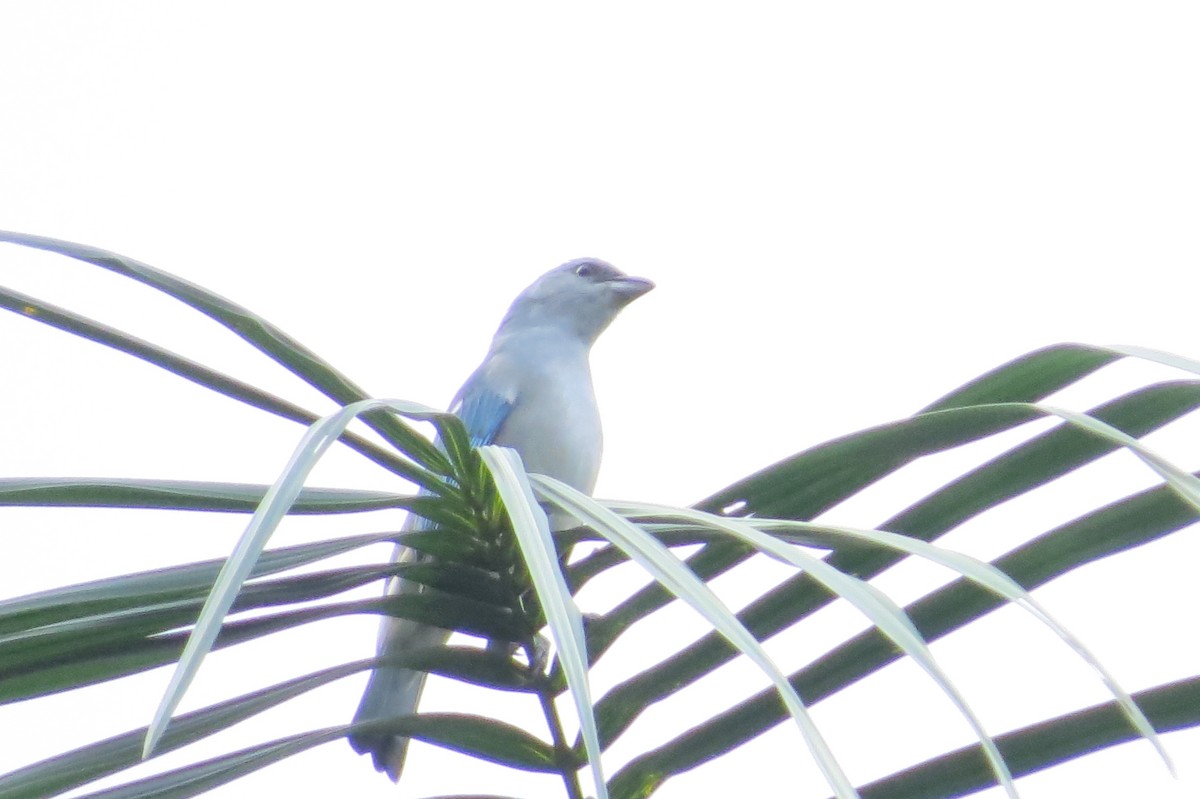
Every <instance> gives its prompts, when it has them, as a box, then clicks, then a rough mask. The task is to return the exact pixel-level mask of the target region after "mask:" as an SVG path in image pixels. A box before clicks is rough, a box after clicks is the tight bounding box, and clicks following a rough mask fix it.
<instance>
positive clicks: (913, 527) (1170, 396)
mask: <svg viewBox="0 0 1200 799" xmlns="http://www.w3.org/2000/svg"><path fill="white" fill-rule="evenodd" d="M1198 405H1200V384H1198V383H1195V382H1191V381H1187V382H1176V383H1163V384H1159V385H1155V386H1151V387H1149V388H1145V389H1142V390H1140V391H1136V392H1132V393H1130V394H1128V395H1126V396H1123V397H1120V398H1118V399H1116V400H1113V401H1111V402H1109V403H1106V404H1104V405H1102V406H1100V407H1098V408H1095V409H1093V410H1092V411H1089V413H1090V414H1091V415H1092V416H1094V417H1096V418H1097V419H1100V420H1101V421H1104V422H1107V423H1108V424H1111V425H1113V426H1114V427H1117V428H1118V429H1121V430H1124V431H1125V432H1127V433H1129V434H1130V435H1132V436H1141V435H1145V434H1146V433H1147V432H1149V431H1151V430H1154V429H1156V428H1158V427H1160V426H1161V425H1163V424H1165V423H1167V422H1169V421H1171V420H1173V419H1176V418H1179V417H1180V416H1182V415H1184V414H1185V413H1187V412H1189V411H1191V410H1193V409H1194V408H1196V407H1197V406H1198ZM972 410H973V409H969V408H967V409H961V410H960V411H948V412H940V413H938V414H935V415H934V416H935V417H937V418H940V419H941V420H942V421H943V422H944V421H947V420H955V419H957V420H958V421H961V422H964V423H965V424H966V425H967V426H968V427H969V428H972V429H973V428H974V421H973V420H972V418H971V411H972ZM942 413H946V414H950V415H946V416H942V415H941V414H942ZM959 414H962V415H961V416H960V415H959ZM926 418H929V417H926ZM943 432H945V431H943ZM1114 449H1116V445H1115V444H1112V443H1111V442H1108V441H1106V440H1103V439H1098V438H1096V437H1095V436H1092V435H1089V434H1088V433H1087V432H1086V431H1082V430H1079V429H1078V428H1076V427H1074V426H1072V425H1060V426H1059V427H1056V428H1054V429H1052V430H1050V431H1049V432H1047V433H1044V434H1042V435H1040V436H1037V437H1035V438H1033V439H1031V440H1030V441H1028V442H1026V443H1025V444H1023V445H1021V446H1019V447H1016V448H1014V449H1013V450H1011V451H1009V452H1007V453H1005V454H1003V455H1001V456H999V457H997V458H995V459H993V460H991V461H989V462H988V463H986V464H984V465H983V466H981V467H979V468H978V469H975V470H974V471H972V472H970V473H968V474H967V475H965V476H963V477H962V478H959V479H958V480H956V481H954V482H952V483H950V484H949V485H947V486H946V487H944V488H942V489H940V490H939V491H937V492H934V493H933V494H931V495H930V496H929V497H926V498H925V499H923V500H921V501H920V502H919V503H917V504H916V505H914V506H912V507H911V508H909V509H908V510H906V511H904V512H903V513H901V514H899V515H898V516H896V517H894V518H893V519H890V520H888V521H886V522H884V523H883V524H882V525H880V529H884V530H890V531H892V532H897V533H904V534H907V535H911V536H913V537H915V538H920V539H922V540H925V541H930V540H933V539H935V538H937V537H938V536H940V535H942V534H943V533H945V532H947V531H948V530H950V529H952V528H954V527H955V526H957V525H959V524H961V523H963V522H965V521H966V520H968V519H970V518H971V517H973V516H975V515H977V514H979V513H981V512H982V511H984V510H986V509H988V508H990V507H994V506H995V505H998V504H1000V503H1001V502H1004V501H1006V500H1008V499H1011V498H1013V497H1016V496H1020V495H1021V494H1023V493H1025V492H1028V491H1030V490H1032V489H1034V488H1036V487H1037V486H1039V485H1042V484H1044V483H1046V482H1049V481H1050V480H1053V479H1056V478H1058V477H1060V476H1062V475H1064V474H1066V473H1068V472H1070V471H1072V470H1073V469H1076V468H1078V467H1080V466H1082V465H1084V464H1086V463H1090V462H1092V461H1094V460H1096V459H1098V458H1100V457H1102V456H1103V455H1106V454H1108V453H1109V452H1111V451H1113V450H1114ZM876 457H883V456H882V455H877V456H876ZM777 509H778V508H777ZM760 515H769V514H760ZM784 515H786V514H784ZM710 549H712V546H711V545H710V546H708V547H706V548H705V549H704V550H702V551H701V553H707V552H708V550H710ZM744 551H745V550H738V549H734V550H730V552H731V553H733V557H729V558H726V559H722V558H721V557H720V556H719V555H714V556H708V555H706V556H705V557H704V558H703V559H702V560H700V562H699V563H698V564H697V565H696V566H694V568H697V573H698V574H700V575H701V576H702V577H704V578H706V579H707V578H708V576H709V575H710V574H716V573H720V571H721V570H724V569H725V568H728V567H729V565H731V564H732V563H733V562H736V557H737V556H738V555H739V554H740V553H742V552H744ZM701 553H697V555H694V556H693V558H692V560H696V559H698V558H699V557H700V555H701ZM692 560H689V563H692ZM828 560H829V563H830V564H831V565H834V566H836V567H837V568H839V569H841V570H842V571H844V572H846V573H849V574H854V575H856V576H858V577H861V578H863V579H869V578H870V577H873V576H875V575H876V574H879V573H880V572H881V571H883V570H884V569H885V568H887V567H888V566H891V565H893V564H894V563H896V562H897V561H899V560H900V557H899V556H898V555H896V554H895V553H894V552H893V551H891V550H885V549H866V548H861V547H855V548H853V549H846V550H844V551H838V552H835V553H833V554H832V555H830V556H829V558H828ZM1014 576H1015V575H1014ZM831 599H832V597H831V595H830V593H829V592H828V591H827V590H826V589H825V588H824V587H822V586H821V585H820V584H819V583H817V582H816V581H815V580H812V579H811V578H809V577H808V576H807V575H805V574H798V575H796V576H795V577H792V578H789V579H788V580H785V581H784V582H783V583H781V584H779V585H778V586H776V587H775V588H773V589H771V590H770V591H768V592H766V593H764V594H763V596H761V597H759V599H757V600H755V601H754V602H752V603H751V604H750V605H749V606H748V607H746V608H745V609H744V610H743V611H742V612H741V613H740V614H738V615H739V618H740V619H741V620H742V621H743V623H745V624H746V625H747V627H748V628H749V629H750V630H751V632H753V633H754V634H755V635H756V636H758V637H759V638H761V639H764V640H765V639H766V638H769V637H770V636H772V635H774V634H775V633H777V632H779V631H780V630H783V629H785V628H787V627H789V626H791V625H792V624H794V623H796V622H797V621H798V620H799V619H801V618H804V617H805V616H807V615H809V614H810V613H812V612H814V611H816V610H817V609H819V608H821V607H823V606H824V605H825V604H827V603H828V602H829V601H831ZM668 600H669V596H668V595H667V594H666V592H664V591H663V590H662V589H661V588H658V587H657V586H648V587H647V588H645V589H643V590H642V591H639V592H638V593H637V594H635V595H634V596H633V597H632V598H631V599H629V600H627V601H626V602H624V603H622V605H620V606H619V607H618V608H617V609H615V610H614V611H613V612H611V613H610V614H608V615H607V616H606V617H605V619H604V621H603V622H602V623H601V624H600V625H597V627H596V632H597V636H598V640H597V646H600V647H603V646H604V645H606V644H607V643H609V642H611V641H612V640H613V639H615V637H616V636H617V635H619V634H620V633H621V632H622V631H623V630H624V629H626V628H627V627H628V625H629V624H631V623H632V622H633V621H635V620H636V619H638V618H641V617H643V616H644V615H646V614H647V613H649V612H651V611H653V610H655V609H656V608H657V607H660V606H661V605H662V604H664V603H665V602H666V601H668ZM734 655H735V653H734V651H733V649H732V648H731V647H730V646H729V645H728V643H727V642H726V641H725V639H723V638H721V637H720V636H718V635H716V634H715V633H714V634H710V635H707V636H705V637H704V638H701V639H700V640H699V641H697V642H696V643H695V644H692V645H691V646H689V647H687V648H685V649H684V650H682V651H681V652H678V653H676V654H675V655H672V656H671V657H668V658H666V659H665V660H663V661H662V662H661V663H659V664H657V665H656V666H654V667H652V668H651V669H648V670H647V671H645V672H643V673H642V674H640V675H637V676H636V677H634V678H632V679H630V680H628V681H626V682H625V683H624V684H622V685H620V686H617V687H616V688H615V689H613V691H612V692H610V693H609V694H608V695H607V696H605V697H604V698H603V699H601V700H600V702H599V703H598V710H597V712H598V715H599V716H600V718H601V724H602V731H604V732H606V733H607V734H608V735H611V736H616V735H619V734H620V732H621V731H622V730H624V729H625V728H626V727H627V726H628V724H629V723H631V722H632V717H627V716H625V714H626V713H629V712H635V711H636V712H640V709H644V708H645V707H647V706H648V705H650V704H652V703H653V702H655V701H658V700H659V699H662V698H664V697H666V696H669V695H671V694H672V693H674V692H676V691H678V690H680V689H681V688H682V687H683V686H685V685H688V684H690V683H691V682H692V681H694V680H696V679H698V678H699V677H701V676H703V675H704V674H707V673H709V672H710V671H711V670H712V669H714V668H716V667H718V666H719V665H721V664H723V663H726V662H728V661H729V660H731V659H732V658H733V657H734ZM610 704H611V705H612V707H613V708H615V707H618V706H619V707H621V708H622V711H621V712H613V713H612V715H609V713H608V712H606V710H605V708H606V706H608V705H610ZM618 717H619V718H621V719H622V721H621V722H620V723H617V724H616V725H615V726H608V725H607V724H606V721H607V722H609V723H614V720H615V719H616V718H618ZM606 740H611V738H608V739H606Z"/></svg>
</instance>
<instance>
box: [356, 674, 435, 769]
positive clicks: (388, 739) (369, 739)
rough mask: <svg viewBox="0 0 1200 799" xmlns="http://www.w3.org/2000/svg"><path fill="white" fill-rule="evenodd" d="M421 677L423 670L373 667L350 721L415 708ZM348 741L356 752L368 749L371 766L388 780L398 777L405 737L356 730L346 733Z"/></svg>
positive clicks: (405, 751) (405, 712)
mask: <svg viewBox="0 0 1200 799" xmlns="http://www.w3.org/2000/svg"><path fill="white" fill-rule="evenodd" d="M425 677H426V674H425V672H423V671H411V670H409V669H389V668H380V669H376V670H375V671H373V672H372V673H371V680H370V682H368V683H367V690H366V691H365V692H364V693H363V697H362V701H361V702H359V703H358V711H357V712H356V713H355V714H354V722H355V723H356V724H357V723H358V722H362V721H376V720H380V719H388V718H395V717H396V716H407V715H409V714H411V713H413V712H415V711H416V709H417V702H418V701H419V700H420V699H421V689H422V687H424V685H425ZM350 745H351V746H352V747H354V751H355V752H358V753H359V754H360V755H363V754H367V753H368V752H369V753H370V754H371V759H372V760H373V761H374V762H375V770H376V771H382V772H385V773H386V774H387V775H388V776H389V777H391V779H392V782H396V781H398V780H399V779H400V772H401V771H402V770H403V769H404V757H405V755H407V754H408V738H405V737H403V736H400V735H388V734H386V733H375V734H361V733H360V734H355V735H351V736H350Z"/></svg>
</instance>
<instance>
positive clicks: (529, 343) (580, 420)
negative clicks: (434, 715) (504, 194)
mask: <svg viewBox="0 0 1200 799" xmlns="http://www.w3.org/2000/svg"><path fill="white" fill-rule="evenodd" d="M652 288H654V284H653V283H651V282H650V281H649V280H646V279H644V278H640V277H630V276H629V275H626V274H624V273H623V272H621V271H620V270H618V269H617V268H616V267H614V266H612V265H611V264H608V263H606V262H604V261H600V260H597V259H595V258H581V259H578V260H575V261H569V262H567V263H565V264H563V265H562V266H560V267H558V268H556V269H553V270H551V271H549V272H547V273H546V274H544V275H542V276H541V277H540V278H538V279H537V280H536V281H534V283H533V284H532V285H531V286H529V288H527V289H525V291H523V292H521V295H520V296H519V297H517V299H516V300H515V301H514V302H513V304H512V307H510V308H509V309H508V313H507V314H506V315H505V317H504V320H503V321H502V322H501V323H500V328H499V329H498V330H497V331H496V335H495V337H494V338H493V339H492V346H491V348H490V349H489V350H488V353H487V356H486V357H485V358H484V359H483V363H482V364H481V365H480V366H479V368H478V369H476V370H475V373H474V374H472V375H471V377H470V378H468V380H467V382H466V383H465V384H464V385H463V387H462V388H461V389H459V392H458V394H457V395H456V396H455V398H454V402H453V403H452V405H451V410H452V411H454V412H455V413H456V414H458V416H459V418H461V419H462V421H463V424H464V425H465V426H466V428H467V432H468V433H470V436H471V441H472V443H473V444H475V445H482V444H499V445H502V446H506V447H512V448H513V449H515V450H516V451H517V452H518V453H520V455H521V459H522V460H523V461H524V462H525V468H526V469H527V470H528V471H530V472H536V473H539V474H545V475H549V476H550V477H554V478H556V479H558V480H561V481H563V482H564V483H567V484H568V485H570V486H572V487H574V488H576V489H578V490H580V491H583V492H584V493H587V494H590V493H591V492H592V488H593V487H594V486H595V484H596V475H597V473H598V472H599V470H600V454H601V449H602V443H603V442H602V436H601V431H600V415H599V413H598V411H597V409H596V395H595V393H594V392H593V390H592V373H591V369H590V368H589V366H588V353H589V352H590V351H591V348H592V344H594V343H595V341H596V338H597V337H598V336H599V335H600V333H602V332H603V331H604V329H605V328H606V327H608V325H609V324H610V323H611V322H612V320H613V319H614V318H616V316H617V314H618V313H619V312H620V310H621V309H622V308H624V307H625V306H626V305H628V304H629V303H630V302H632V301H633V300H635V299H637V298H638V297H640V296H642V295H643V294H645V293H646V292H648V291H650V290H651V289H652ZM569 524H571V521H570V520H569V519H566V518H562V517H557V518H552V519H551V527H552V528H553V529H563V528H564V527H566V526H567V525H569ZM414 557H415V553H414V552H413V551H412V550H410V549H404V548H403V547H401V548H398V549H397V558H398V559H399V560H411V559H413V558H414ZM392 582H393V584H392V585H391V586H390V587H389V589H388V590H389V591H390V592H392V593H395V592H400V591H416V590H420V589H419V588H418V587H417V586H415V585H413V584H406V583H405V582H404V581H403V580H394V581H392ZM448 635H449V633H448V632H447V631H446V630H443V629H440V628H436V627H428V626H426V625H423V624H418V623H416V622H412V621H407V620H405V619H396V618H391V617H384V619H383V621H382V624H381V626H380V631H379V655H380V656H381V657H386V656H388V655H391V654H394V653H397V652H403V651H406V650H408V651H411V650H414V649H419V648H424V647H428V646H437V645H439V644H441V643H444V642H445V640H446V637H447V636H448ZM425 676H426V675H425V673H424V672H419V671H410V670H407V669H398V668H379V669H376V670H375V671H374V672H373V673H372V674H371V679H370V682H368V683H367V690H366V692H365V693H364V694H363V698H362V701H361V702H360V703H359V706H358V712H357V713H356V714H355V716H354V721H355V722H361V721H371V720H376V719H385V718H394V717H396V716H404V715H409V714H411V713H414V712H415V711H416V709H417V702H418V701H419V700H420V698H421V689H422V687H423V686H424V684H425ZM350 744H351V746H353V747H354V749H355V751H357V752H359V753H360V754H364V753H367V752H370V753H371V757H372V759H373V760H374V761H375V768H376V769H377V770H378V771H384V772H387V774H388V776H389V777H391V778H392V780H393V781H396V780H399V779H400V771H401V770H402V769H403V767H404V757H405V754H406V753H407V751H408V738H405V737H402V736H363V735H358V736H354V737H352V738H351V739H350Z"/></svg>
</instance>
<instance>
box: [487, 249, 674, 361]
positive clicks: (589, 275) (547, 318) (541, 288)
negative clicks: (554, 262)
mask: <svg viewBox="0 0 1200 799" xmlns="http://www.w3.org/2000/svg"><path fill="white" fill-rule="evenodd" d="M652 288H654V283H652V282H651V281H649V280H646V279H645V278H642V277H632V276H630V275H627V274H625V273H624V272H622V271H621V270H619V269H617V268H616V267H615V266H613V265H612V264H610V263H608V262H606V261H601V260H600V259H598V258H577V259H576V260H574V261H567V262H566V263H565V264H563V265H562V266H559V267H556V268H554V269H551V270H550V271H549V272H547V273H546V274H544V275H542V276H541V277H539V278H538V279H537V280H535V281H534V282H533V284H532V285H530V286H529V288H527V289H525V290H524V291H523V292H521V295H520V296H519V297H517V299H516V300H515V301H514V302H513V304H512V307H511V308H509V310H508V315H507V316H505V317H504V322H503V323H502V324H501V330H505V329H507V330H508V331H509V332H511V331H512V329H513V328H514V327H515V326H520V327H525V326H529V327H539V328H543V327H549V328H560V329H562V331H563V334H564V335H577V336H579V337H580V338H581V339H582V340H583V341H584V342H585V343H586V344H591V343H592V342H594V341H595V340H596V337H597V336H599V335H600V334H601V333H602V332H603V331H604V329H605V328H606V327H608V325H609V323H611V322H612V320H613V319H615V318H616V316H617V314H618V313H619V312H620V311H621V309H622V308H624V307H625V306H626V305H628V304H629V303H631V302H633V301H634V300H636V299H637V298H638V297H640V296H642V295H643V294H645V293H646V292H648V291H650V290H651V289H652Z"/></svg>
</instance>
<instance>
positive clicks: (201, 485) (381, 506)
mask: <svg viewBox="0 0 1200 799" xmlns="http://www.w3.org/2000/svg"><path fill="white" fill-rule="evenodd" d="M266 491H267V486H264V485H251V484H248V483H211V482H199V481H187V480H151V479H141V478H137V479H130V478H118V477H4V478H0V505H20V506H26V507H32V506H53V507H99V508H153V509H159V510H194V511H222V512H232V513H253V512H254V510H255V509H256V508H257V507H258V504H259V502H261V501H262V498H263V495H264V494H265V493H266ZM415 500H416V497H413V496H411V495H407V494H390V493H387V492H384V491H356V490H350V489H342V488H305V489H302V490H301V492H300V496H299V497H298V498H297V499H296V502H295V504H293V505H292V507H291V509H290V510H289V511H288V512H289V513H294V514H327V513H328V514H332V513H360V512H365V511H372V510H386V509H389V508H404V509H407V508H408V507H410V506H411V505H413V504H414V503H415Z"/></svg>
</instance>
